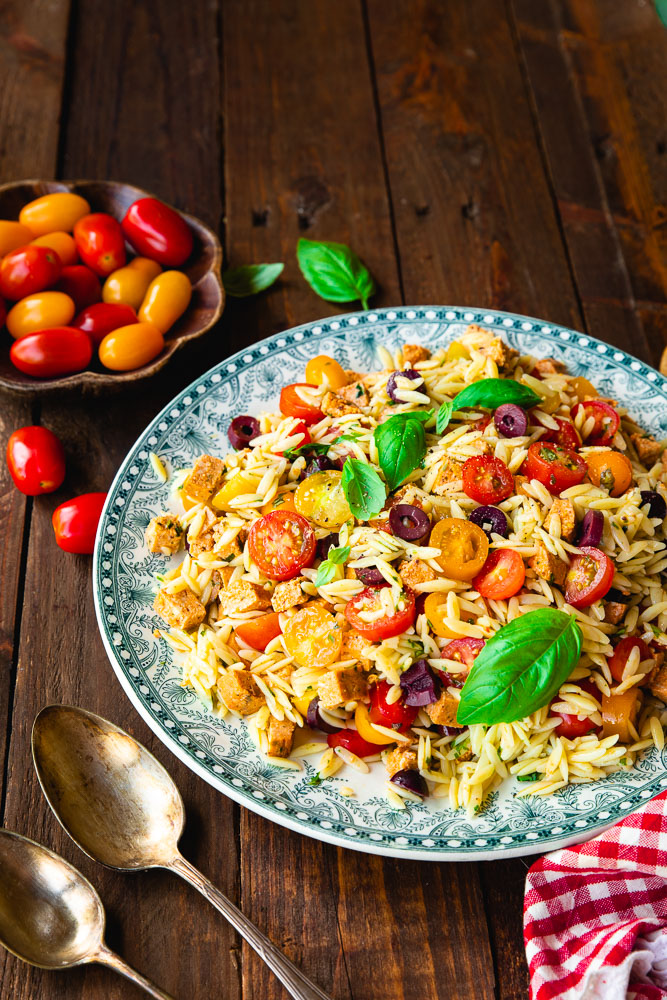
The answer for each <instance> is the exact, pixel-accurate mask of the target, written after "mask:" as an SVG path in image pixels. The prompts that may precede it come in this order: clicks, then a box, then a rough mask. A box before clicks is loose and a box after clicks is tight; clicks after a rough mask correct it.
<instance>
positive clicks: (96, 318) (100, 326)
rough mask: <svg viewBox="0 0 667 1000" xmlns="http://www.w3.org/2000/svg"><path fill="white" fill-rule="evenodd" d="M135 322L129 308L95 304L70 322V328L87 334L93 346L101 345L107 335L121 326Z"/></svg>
mask: <svg viewBox="0 0 667 1000" xmlns="http://www.w3.org/2000/svg"><path fill="white" fill-rule="evenodd" d="M136 322H137V317H136V316H135V313H134V309H131V308H130V306H121V305H114V304H113V303H109V302H95V303H94V305H92V306H88V307H87V308H86V309H83V310H82V311H81V312H80V313H79V314H78V316H77V317H76V319H74V320H73V321H72V326H76V327H78V329H79V330H83V331H84V333H87V334H88V336H89V337H90V339H91V340H92V342H93V344H101V343H102V341H103V340H104V338H105V337H106V335H107V333H111V331H112V330H118V329H119V328H120V327H121V326H131V325H132V324H133V323H136Z"/></svg>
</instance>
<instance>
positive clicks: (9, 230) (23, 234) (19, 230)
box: [0, 219, 33, 257]
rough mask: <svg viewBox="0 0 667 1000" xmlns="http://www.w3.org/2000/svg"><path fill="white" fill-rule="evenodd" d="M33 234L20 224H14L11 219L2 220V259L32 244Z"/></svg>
mask: <svg viewBox="0 0 667 1000" xmlns="http://www.w3.org/2000/svg"><path fill="white" fill-rule="evenodd" d="M32 237H33V232H32V230H31V229H28V227H27V226H22V225H21V223H20V222H12V221H10V220H9V219H0V257H4V255H5V254H6V253H10V251H12V250H17V249H18V248H19V247H24V246H25V245H26V243H30V241H31V239H32Z"/></svg>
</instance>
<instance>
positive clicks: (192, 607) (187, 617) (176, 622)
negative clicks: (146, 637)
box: [153, 590, 206, 629]
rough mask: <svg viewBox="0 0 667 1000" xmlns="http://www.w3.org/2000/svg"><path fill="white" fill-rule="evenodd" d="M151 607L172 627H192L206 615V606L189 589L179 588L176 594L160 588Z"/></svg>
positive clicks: (199, 622)
mask: <svg viewBox="0 0 667 1000" xmlns="http://www.w3.org/2000/svg"><path fill="white" fill-rule="evenodd" d="M153 607H154V608H155V610H156V611H157V613H158V614H159V616H160V618H164V620H165V621H166V622H167V624H168V625H171V626H173V628H185V629H188V628H194V627H195V625H201V623H202V622H203V621H204V618H205V617H206V608H205V607H204V605H203V604H202V603H201V601H198V600H197V598H196V597H195V595H194V594H193V593H192V591H191V590H179V591H178V593H177V594H168V593H167V592H166V591H165V590H160V591H158V593H157V594H156V595H155V600H154V601H153Z"/></svg>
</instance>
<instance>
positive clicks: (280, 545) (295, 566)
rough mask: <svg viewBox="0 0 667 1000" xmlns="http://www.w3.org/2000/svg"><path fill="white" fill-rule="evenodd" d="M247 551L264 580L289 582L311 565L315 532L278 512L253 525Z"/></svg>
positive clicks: (297, 517) (303, 522) (294, 517)
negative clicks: (265, 578) (265, 577)
mask: <svg viewBox="0 0 667 1000" xmlns="http://www.w3.org/2000/svg"><path fill="white" fill-rule="evenodd" d="M214 499H215V498H214ZM248 549H249V551H250V558H251V559H252V561H253V562H254V563H255V564H256V565H257V566H258V568H259V570H260V572H262V573H263V574H264V576H268V578H269V579H270V580H291V579H292V578H293V577H295V576H297V575H298V573H299V571H300V570H301V569H302V568H303V567H304V566H310V564H311V563H312V561H313V558H314V556H315V532H314V531H313V529H312V528H311V526H310V525H309V523H308V521H307V520H306V518H305V517H302V516H301V514H294V513H292V511H289V510H281V509H280V508H278V510H274V511H271V513H270V514H265V515H264V516H263V517H260V518H259V520H257V521H255V523H254V524H253V526H252V528H251V529H250V535H249V537H248Z"/></svg>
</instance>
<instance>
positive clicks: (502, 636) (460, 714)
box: [456, 608, 581, 726]
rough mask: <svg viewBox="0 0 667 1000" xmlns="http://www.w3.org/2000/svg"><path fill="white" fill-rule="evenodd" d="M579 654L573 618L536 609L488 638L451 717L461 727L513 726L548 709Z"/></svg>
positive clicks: (556, 612) (547, 610)
mask: <svg viewBox="0 0 667 1000" xmlns="http://www.w3.org/2000/svg"><path fill="white" fill-rule="evenodd" d="M580 652H581V629H580V628H579V626H578V625H577V622H576V619H575V618H574V616H573V615H569V614H567V613H566V612H565V611H557V610H556V609H555V608H538V609H537V610H536V611H529V612H528V613H527V614H525V615H522V616H521V617H520V618H515V619H514V621H511V622H510V623H509V624H508V625H504V626H503V627H502V628H501V629H500V630H499V631H498V632H496V634H495V635H494V636H493V638H491V639H489V641H488V642H487V643H486V645H485V646H484V648H483V649H482V652H481V653H480V654H479V656H478V657H477V658H476V660H475V662H474V663H473V665H472V669H471V670H470V673H469V675H468V679H467V680H466V682H465V684H464V686H463V690H462V692H461V701H460V703H459V707H458V711H457V713H456V718H457V721H458V723H459V724H460V725H466V726H469V725H473V724H474V723H482V724H483V725H487V726H490V725H493V724H494V723H496V722H515V721H516V720H517V719H523V718H525V717H526V716H527V715H531V714H532V713H533V712H536V711H537V709H538V708H542V706H543V705H546V704H548V703H549V702H550V701H551V699H552V698H553V697H554V695H555V694H556V693H557V691H558V689H559V688H560V686H561V684H563V683H564V682H565V681H566V680H567V678H568V677H569V676H570V674H571V672H572V670H573V668H574V666H575V665H576V663H577V661H578V660H579V654H580Z"/></svg>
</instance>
